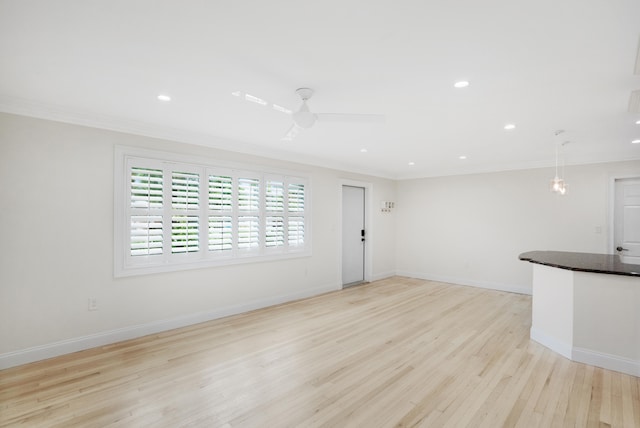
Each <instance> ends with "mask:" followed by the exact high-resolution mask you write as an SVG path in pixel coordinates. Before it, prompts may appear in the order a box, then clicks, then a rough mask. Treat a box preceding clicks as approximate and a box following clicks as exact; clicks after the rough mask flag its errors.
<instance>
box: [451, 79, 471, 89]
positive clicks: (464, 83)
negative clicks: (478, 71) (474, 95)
mask: <svg viewBox="0 0 640 428" xmlns="http://www.w3.org/2000/svg"><path fill="white" fill-rule="evenodd" d="M453 86H454V88H466V87H467V86H469V82H467V81H466V80H461V81H459V82H456V83H454V84H453Z"/></svg>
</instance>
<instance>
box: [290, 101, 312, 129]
mask: <svg viewBox="0 0 640 428" xmlns="http://www.w3.org/2000/svg"><path fill="white" fill-rule="evenodd" d="M316 119H317V116H316V115H315V114H313V113H311V112H310V111H309V106H308V105H307V101H306V100H304V101H302V107H300V110H298V111H297V112H295V113H293V121H294V122H295V124H296V125H298V126H299V127H301V128H311V127H312V126H313V124H314V123H316Z"/></svg>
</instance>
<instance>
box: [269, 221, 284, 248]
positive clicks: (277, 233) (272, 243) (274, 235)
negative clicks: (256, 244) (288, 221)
mask: <svg viewBox="0 0 640 428" xmlns="http://www.w3.org/2000/svg"><path fill="white" fill-rule="evenodd" d="M265 245H266V246H267V247H280V246H282V245H284V217H267V220H266V230H265Z"/></svg>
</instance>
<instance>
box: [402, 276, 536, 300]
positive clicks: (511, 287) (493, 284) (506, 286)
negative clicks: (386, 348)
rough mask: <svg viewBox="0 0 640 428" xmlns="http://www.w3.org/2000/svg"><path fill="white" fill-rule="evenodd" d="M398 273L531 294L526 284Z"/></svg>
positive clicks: (431, 279)
mask: <svg viewBox="0 0 640 428" xmlns="http://www.w3.org/2000/svg"><path fill="white" fill-rule="evenodd" d="M396 275H399V276H406V277H409V278H418V279H426V280H428V281H438V282H446V283H450V284H455V285H466V286H469V287H478V288H486V289H489V290H497V291H507V292H509V293H517V294H527V295H531V287H528V286H526V285H515V284H503V283H499V282H493V281H478V280H475V279H467V278H456V277H452V276H446V275H434V274H430V273H425V272H410V271H396Z"/></svg>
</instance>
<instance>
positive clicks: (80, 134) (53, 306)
mask: <svg viewBox="0 0 640 428" xmlns="http://www.w3.org/2000/svg"><path fill="white" fill-rule="evenodd" d="M115 145H125V146H132V147H144V148H154V149H158V150H162V151H168V152H175V153H184V154H189V155H195V156H202V157H205V158H210V159H222V160H225V161H231V162H246V163H251V164H253V165H262V166H266V167H271V168H282V169H287V170H300V171H303V172H305V173H307V174H309V175H310V176H311V180H312V209H313V212H312V222H313V225H312V227H313V230H312V234H313V235H312V236H313V255H312V256H311V257H306V258H301V259H291V260H282V261H274V262H264V263H254V264H245V265H236V266H229V267H219V268H205V269H198V270H190V271H182V272H173V273H164V274H156V275H143V276H138V277H128V278H118V279H114V277H113V223H114V222H113V210H114V209H113V182H114V177H113V171H114V146H115ZM343 179H351V180H359V181H362V182H367V183H370V184H371V189H372V198H373V200H393V199H394V198H395V183H394V182H393V181H391V180H385V179H380V178H374V177H368V176H362V175H358V174H351V173H346V172H339V171H334V170H329V169H322V168H315V167H309V166H305V165H300V164H294V163H289V162H281V161H277V160H273V159H265V158H258V157H253V156H247V155H244V154H239V153H232V152H225V151H220V150H216V149H212V148H206V147H201V146H192V145H186V144H180V143H176V142H170V141H164V140H159V139H152V138H147V137H141V136H135V135H129V134H123V133H117V132H111V131H105V130H99V129H94V128H87V127H81V126H75V125H69V124H63V123H57V122H51V121H45V120H39V119H33V118H27V117H22V116H14V115H8V114H0V183H2V185H1V186H0V201H2V202H1V204H2V205H1V207H2V208H1V209H0V236H1V239H0V368H2V367H7V366H10V365H15V364H20V363H24V362H27V361H31V360H35V359H39V358H45V357H49V356H53V355H56V354H59V353H63V352H70V351H74V350H77V349H83V348H86V347H87V346H95V345H99V344H103V343H109V342H112V341H116V340H121V339H124V338H128V337H135V336H138V335H141V334H146V333H151V332H155V331H160V330H163V329H167V328H171V327H175V326H178V325H186V324H190V323H193V322H197V321H203V320H206V319H210V318H215V317H218V316H222V315H226V314H230V313H235V312H240V311H243V310H248V309H253V308H256V307H261V306H265V305H269V304H274V303H278V302H281V301H286V300H291V299H295V298H299V297H304V296H309V295H313V294H317V293H320V292H324V291H328V290H334V289H338V288H340V283H339V272H340V265H339V260H338V258H337V257H336V254H338V252H339V250H340V248H339V246H340V242H341V241H340V237H339V236H338V234H339V224H340V201H341V199H340V196H341V195H340V182H341V180H343ZM371 220H372V223H373V224H372V226H373V230H374V237H373V239H372V240H373V242H372V243H370V245H371V249H372V251H373V253H372V260H373V266H372V276H373V277H374V278H380V277H384V276H387V275H391V274H393V273H394V269H395V259H394V257H395V256H394V253H395V238H394V224H393V220H392V217H391V216H389V215H385V214H382V213H380V212H379V210H374V211H373V212H372V213H371ZM89 297H96V298H97V301H98V307H99V309H98V311H92V312H90V311H88V304H87V299H88V298H89Z"/></svg>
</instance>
